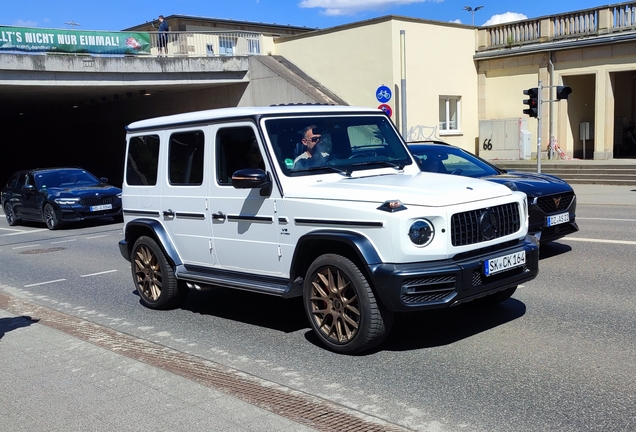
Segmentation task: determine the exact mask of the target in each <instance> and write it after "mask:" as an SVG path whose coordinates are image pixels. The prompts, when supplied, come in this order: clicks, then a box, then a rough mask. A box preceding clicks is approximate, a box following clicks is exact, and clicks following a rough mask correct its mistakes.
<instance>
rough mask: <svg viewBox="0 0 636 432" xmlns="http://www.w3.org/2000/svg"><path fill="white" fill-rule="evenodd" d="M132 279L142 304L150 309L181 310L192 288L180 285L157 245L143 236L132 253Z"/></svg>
mask: <svg viewBox="0 0 636 432" xmlns="http://www.w3.org/2000/svg"><path fill="white" fill-rule="evenodd" d="M130 262H131V266H130V267H131V269H132V277H133V281H134V283H135V288H137V293H138V294H139V299H140V300H141V303H142V304H143V305H144V306H146V307H148V308H150V309H172V308H175V307H178V306H179V305H180V304H181V303H182V302H183V300H184V299H185V297H186V296H187V290H188V288H187V287H186V286H185V284H180V283H178V281H177V278H176V277H175V275H174V269H173V268H172V266H171V265H170V263H169V262H168V259H167V258H166V256H165V254H164V253H163V250H161V248H160V247H159V245H158V244H157V242H155V241H154V240H153V239H152V238H150V237H147V236H141V237H139V238H138V239H137V241H136V242H135V245H134V246H133V249H132V252H131V254H130Z"/></svg>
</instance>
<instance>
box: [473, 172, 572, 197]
mask: <svg viewBox="0 0 636 432" xmlns="http://www.w3.org/2000/svg"><path fill="white" fill-rule="evenodd" d="M481 179H483V180H488V181H492V182H496V183H500V184H514V185H515V186H516V188H517V190H519V191H521V192H524V193H525V194H526V195H528V198H534V197H540V196H547V195H554V194H559V193H566V192H572V187H571V186H570V185H569V184H567V183H566V182H565V181H563V180H561V179H560V178H558V177H555V176H552V175H549V174H542V173H528V172H523V171H508V172H506V173H504V174H498V175H492V176H487V177H481Z"/></svg>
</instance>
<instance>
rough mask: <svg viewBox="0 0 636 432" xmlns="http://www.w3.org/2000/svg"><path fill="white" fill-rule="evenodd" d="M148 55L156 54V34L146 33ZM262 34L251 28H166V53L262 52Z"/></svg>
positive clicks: (198, 54)
mask: <svg viewBox="0 0 636 432" xmlns="http://www.w3.org/2000/svg"><path fill="white" fill-rule="evenodd" d="M150 42H151V50H150V52H151V55H159V42H160V35H159V33H157V32H151V33H150ZM262 46H263V36H262V34H260V33H254V32H236V31H229V32H205V33H204V32H169V33H168V34H167V44H166V49H167V55H168V56H175V57H178V56H183V57H217V56H248V55H258V54H262V52H261V47H262Z"/></svg>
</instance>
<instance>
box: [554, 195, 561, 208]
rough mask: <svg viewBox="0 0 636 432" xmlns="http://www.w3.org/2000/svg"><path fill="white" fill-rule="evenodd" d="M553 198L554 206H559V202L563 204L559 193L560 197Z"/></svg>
mask: <svg viewBox="0 0 636 432" xmlns="http://www.w3.org/2000/svg"><path fill="white" fill-rule="evenodd" d="M552 200H553V201H554V206H555V207H556V208H559V204H561V196H560V195H559V197H558V198H552Z"/></svg>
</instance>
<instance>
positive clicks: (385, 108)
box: [378, 104, 393, 117]
mask: <svg viewBox="0 0 636 432" xmlns="http://www.w3.org/2000/svg"><path fill="white" fill-rule="evenodd" d="M378 108H380V109H381V110H382V111H384V112H385V113H386V115H388V116H389V117H391V116H392V115H393V109H392V108H391V105H387V104H381V105H380V106H379V107H378Z"/></svg>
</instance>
